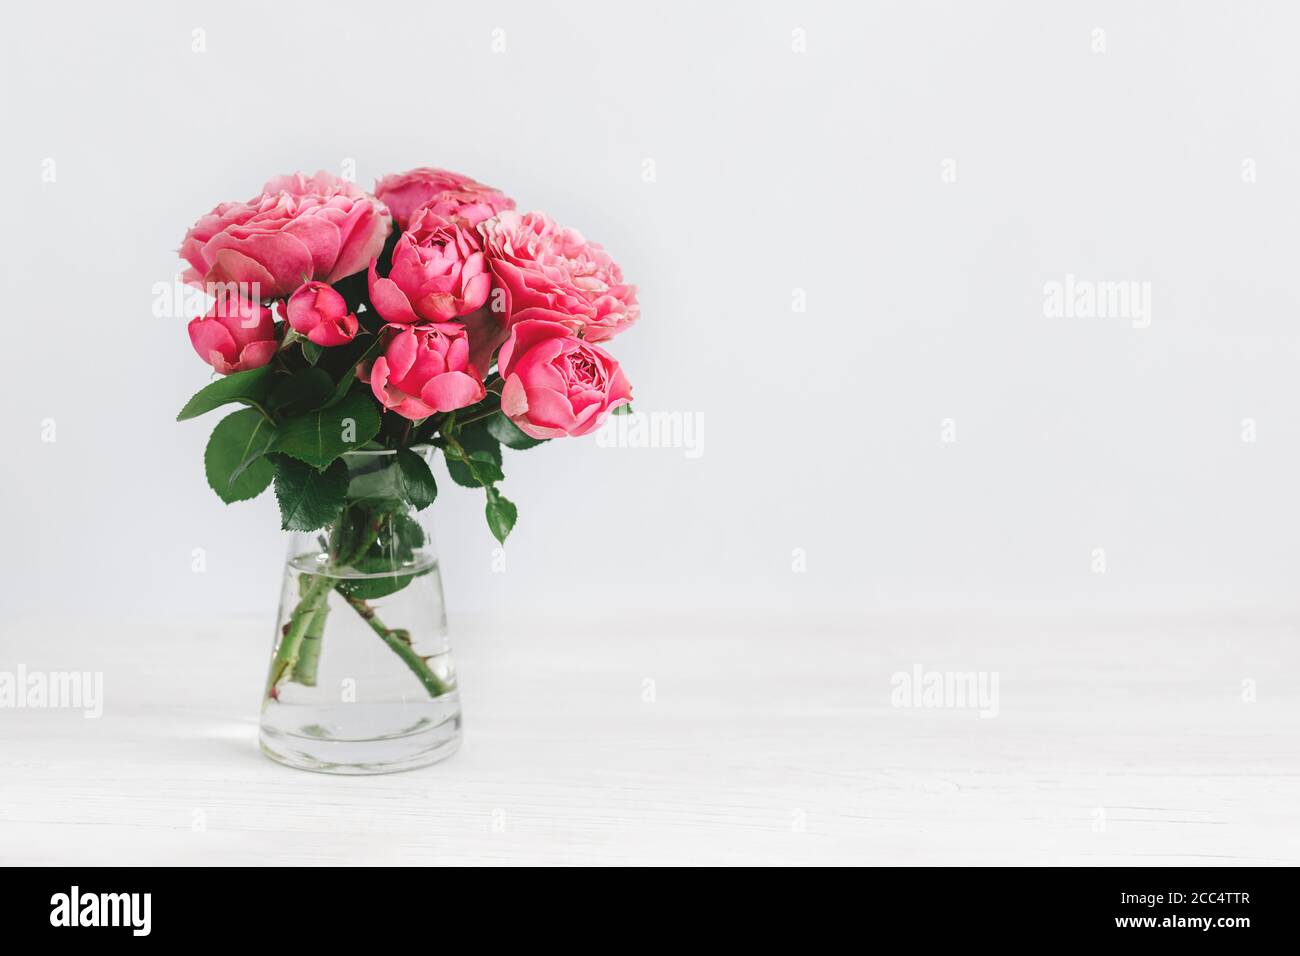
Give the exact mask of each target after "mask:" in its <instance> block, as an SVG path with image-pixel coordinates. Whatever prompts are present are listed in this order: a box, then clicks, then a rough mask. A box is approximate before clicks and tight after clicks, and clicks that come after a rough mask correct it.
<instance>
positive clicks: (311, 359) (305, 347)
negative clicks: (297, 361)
mask: <svg viewBox="0 0 1300 956" xmlns="http://www.w3.org/2000/svg"><path fill="white" fill-rule="evenodd" d="M324 352H325V348H324V346H321V345H317V344H316V343H315V342H311V341H305V340H304V341H303V343H302V357H303V358H305V359H306V360H307V364H308V365H315V364H316V363H317V362H319V361H320V357H321V355H322V354H324Z"/></svg>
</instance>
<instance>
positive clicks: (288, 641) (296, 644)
mask: <svg viewBox="0 0 1300 956" xmlns="http://www.w3.org/2000/svg"><path fill="white" fill-rule="evenodd" d="M329 593H330V580H329V578H327V577H325V576H324V575H316V576H314V577H313V578H312V580H311V583H310V584H308V585H307V589H306V591H305V592H304V593H303V596H302V600H301V601H299V602H298V606H297V607H296V608H294V609H293V614H291V615H290V616H289V623H288V624H286V625H285V632H284V636H283V637H282V638H281V639H280V643H279V644H278V645H277V646H276V648H275V658H274V659H273V660H272V661H271V673H270V674H269V675H268V677H267V681H266V696H267V697H268V698H272V697H274V696H275V688H276V686H277V685H278V684H279V683H280V681H281V680H282V679H283V678H284V676H285V674H287V673H289V672H290V671H292V670H293V668H294V665H296V664H297V663H298V654H299V651H300V649H301V647H302V640H303V637H304V636H305V635H306V633H307V630H308V628H310V627H311V624H312V620H313V619H314V618H315V617H316V614H317V612H318V611H319V610H320V609H321V606H322V605H323V604H324V603H325V601H326V600H327V599H328V597H329Z"/></svg>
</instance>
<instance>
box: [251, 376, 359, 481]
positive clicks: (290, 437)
mask: <svg viewBox="0 0 1300 956" xmlns="http://www.w3.org/2000/svg"><path fill="white" fill-rule="evenodd" d="M378 432H379V409H378V407H376V405H375V400H374V399H373V398H372V397H371V396H369V395H367V394H365V393H364V392H355V393H353V394H352V395H349V396H348V397H347V398H345V399H344V400H343V401H341V402H339V403H338V404H337V405H332V406H330V407H329V408H322V409H320V410H319V411H314V412H307V413H305V414H303V415H297V416H295V417H293V418H290V419H287V420H286V421H284V422H282V423H281V424H280V427H279V429H278V430H277V433H276V436H275V443H274V444H273V445H272V446H271V447H272V450H273V451H278V452H281V453H283V454H285V455H291V456H292V457H294V458H297V459H298V460H299V461H305V462H306V463H307V464H309V465H314V466H316V467H317V468H324V467H325V466H326V465H328V464H329V463H330V462H332V461H334V460H335V459H336V458H338V457H339V456H340V455H342V454H343V453H344V452H349V451H356V450H357V449H358V448H360V447H361V446H362V445H364V444H365V443H366V442H368V441H370V439H372V438H374V437H375V435H376V434H377V433H378Z"/></svg>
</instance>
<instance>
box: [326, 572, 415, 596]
mask: <svg viewBox="0 0 1300 956" xmlns="http://www.w3.org/2000/svg"><path fill="white" fill-rule="evenodd" d="M431 570H433V569H432V568H423V569H422V570H419V571H403V572H400V573H398V574H391V575H390V574H385V575H382V576H380V577H373V578H345V579H342V580H340V581H339V583H338V589H339V590H340V591H342V592H343V593H344V594H346V595H347V596H348V597H353V598H359V599H360V600H362V601H373V600H374V599H375V598H381V597H387V596H388V595H390V594H394V593H396V592H398V591H400V590H402V588H404V587H406V586H407V585H408V584H410V583H411V582H412V581H414V580H415V579H416V578H418V577H421V576H423V575H425V574H428V573H429V572H430V571H431Z"/></svg>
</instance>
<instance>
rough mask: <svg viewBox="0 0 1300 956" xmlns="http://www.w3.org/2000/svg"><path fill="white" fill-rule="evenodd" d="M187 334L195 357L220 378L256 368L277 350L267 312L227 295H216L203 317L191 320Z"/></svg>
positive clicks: (268, 312)
mask: <svg viewBox="0 0 1300 956" xmlns="http://www.w3.org/2000/svg"><path fill="white" fill-rule="evenodd" d="M189 331H190V342H191V343H192V344H193V345H194V351H196V352H198V353H199V358H201V359H203V361H205V362H207V363H208V364H209V365H211V366H212V367H213V368H214V369H216V370H217V371H218V372H220V373H221V374H222V375H229V374H230V373H231V372H245V371H247V370H248V369H250V368H260V367H261V366H263V365H265V364H266V363H267V362H269V361H271V358H272V356H274V355H275V350H276V348H277V347H278V343H277V342H276V340H275V319H274V317H273V316H272V314H271V310H270V309H268V308H267V307H266V306H264V305H254V304H253V303H251V302H248V301H246V300H243V299H236V298H233V297H228V296H218V297H217V303H216V305H214V306H213V307H212V309H211V310H210V311H209V312H208V314H207V315H205V316H204V317H203V318H201V319H192V320H191V321H190V325H189Z"/></svg>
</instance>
